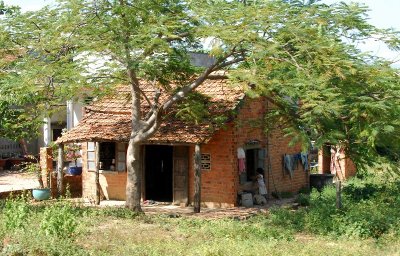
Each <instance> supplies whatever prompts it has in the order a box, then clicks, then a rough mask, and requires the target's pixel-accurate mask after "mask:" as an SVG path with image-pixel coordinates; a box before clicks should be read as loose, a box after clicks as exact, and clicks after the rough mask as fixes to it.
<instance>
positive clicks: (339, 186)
mask: <svg viewBox="0 0 400 256" xmlns="http://www.w3.org/2000/svg"><path fill="white" fill-rule="evenodd" d="M341 183H342V182H341V181H340V180H337V181H336V208H337V209H341V208H342V184H341Z"/></svg>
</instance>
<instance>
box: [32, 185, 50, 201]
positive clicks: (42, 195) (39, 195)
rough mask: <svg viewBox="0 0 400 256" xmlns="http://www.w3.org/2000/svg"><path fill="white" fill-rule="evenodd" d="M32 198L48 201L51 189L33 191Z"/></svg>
mask: <svg viewBox="0 0 400 256" xmlns="http://www.w3.org/2000/svg"><path fill="white" fill-rule="evenodd" d="M32 196H33V198H35V199H36V200H38V201H41V200H47V199H49V198H50V189H49V188H35V189H32Z"/></svg>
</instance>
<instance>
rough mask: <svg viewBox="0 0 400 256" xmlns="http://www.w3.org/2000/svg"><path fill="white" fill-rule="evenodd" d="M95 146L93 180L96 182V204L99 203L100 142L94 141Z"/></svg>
mask: <svg viewBox="0 0 400 256" xmlns="http://www.w3.org/2000/svg"><path fill="white" fill-rule="evenodd" d="M95 148H96V157H95V159H96V163H95V164H96V175H95V178H94V182H95V184H96V194H95V197H96V198H95V203H96V205H99V204H100V180H99V175H100V174H99V170H100V143H98V142H96V144H95Z"/></svg>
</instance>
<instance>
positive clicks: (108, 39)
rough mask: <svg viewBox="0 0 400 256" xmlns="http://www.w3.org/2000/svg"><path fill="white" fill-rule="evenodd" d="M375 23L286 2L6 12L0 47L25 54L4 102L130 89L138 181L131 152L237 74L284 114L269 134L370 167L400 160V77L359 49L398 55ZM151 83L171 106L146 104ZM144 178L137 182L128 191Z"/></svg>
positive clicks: (313, 4) (78, 2)
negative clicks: (208, 86) (205, 87)
mask: <svg viewBox="0 0 400 256" xmlns="http://www.w3.org/2000/svg"><path fill="white" fill-rule="evenodd" d="M3 9H4V8H3ZM4 10H5V9H4ZM366 11H367V8H366V7H365V6H362V5H359V4H355V3H352V4H345V3H338V4H334V5H326V4H321V3H319V2H318V1H282V0H263V1H256V0H254V1H222V0H213V1H212V0H198V1H180V0H155V1H146V0H143V1H129V0H119V1H106V0H102V1H88V0H68V1H59V2H58V4H56V5H55V6H53V7H45V8H43V9H41V10H39V11H35V12H26V13H21V12H19V11H2V13H3V14H4V15H3V17H2V18H1V19H0V46H1V48H2V49H6V51H18V53H19V54H17V56H18V58H16V59H15V60H13V61H11V62H8V63H7V64H5V65H2V66H1V74H2V77H1V81H0V86H1V87H0V90H1V96H0V102H3V103H2V104H4V102H6V105H7V104H8V106H11V105H18V106H30V104H34V105H35V106H40V109H44V110H46V109H49V106H52V105H54V104H57V103H59V102H62V101H63V100H65V99H67V98H73V97H76V96H77V95H78V94H80V93H82V89H81V88H86V89H85V90H88V91H90V92H91V93H93V92H96V90H98V89H100V88H102V91H104V90H103V88H105V87H109V88H112V87H113V85H116V84H121V83H126V84H130V85H131V88H132V134H131V141H130V148H129V149H128V156H129V155H132V156H133V158H132V159H128V163H129V161H130V160H132V165H129V164H128V174H129V173H139V174H140V171H138V172H135V171H133V170H135V169H136V170H138V169H140V168H139V167H138V166H135V165H134V164H133V163H135V161H136V162H137V159H138V158H137V156H135V154H136V151H139V149H138V148H137V147H136V148H135V147H133V146H134V145H138V144H140V143H141V142H143V141H144V140H146V139H147V138H148V137H149V136H151V135H152V134H153V133H154V132H155V131H156V130H157V129H158V124H159V120H160V119H161V118H163V114H164V113H165V111H166V110H167V109H169V108H170V107H171V106H172V105H175V104H179V102H180V101H181V100H182V99H184V98H186V97H187V96H188V95H190V93H191V92H192V91H193V89H195V88H196V87H197V86H199V85H200V84H201V83H202V82H203V81H204V80H205V79H207V77H209V76H210V75H211V74H212V72H215V71H219V70H229V72H228V76H229V78H230V79H231V80H232V82H234V83H240V84H242V85H243V87H244V88H245V89H246V91H247V93H248V95H249V96H250V97H257V96H264V97H268V98H269V99H270V100H271V102H273V103H274V105H275V106H276V108H275V110H274V111H273V112H271V113H270V114H269V115H268V116H267V117H266V122H265V123H266V124H268V125H266V129H269V128H271V124H272V126H274V127H275V128H281V129H283V130H284V131H285V132H286V134H287V135H289V136H292V137H293V139H294V140H293V141H294V142H302V143H303V145H305V147H307V146H308V145H309V144H310V141H311V140H315V141H316V144H317V145H323V144H334V145H341V146H342V147H343V148H344V149H345V150H346V151H347V152H348V153H349V155H350V156H351V157H352V158H353V159H354V160H355V161H356V163H358V164H361V165H362V164H371V163H372V162H373V161H374V159H375V158H374V157H375V156H377V147H381V148H385V150H387V151H390V152H394V153H396V152H397V153H398V152H399V145H400V136H399V135H400V134H399V133H400V129H399V128H400V120H399V119H398V117H399V114H400V104H399V97H400V91H399V90H400V86H399V74H398V70H397V69H394V68H392V67H391V66H390V64H391V63H389V62H388V61H386V60H383V59H380V58H378V57H375V56H372V55H370V54H368V53H363V52H361V51H360V50H359V49H358V48H357V47H356V46H357V44H359V43H361V42H363V41H364V40H366V39H368V38H374V39H376V40H379V41H382V42H384V43H386V44H387V45H388V46H389V47H390V48H391V49H393V50H399V46H400V44H399V33H398V32H396V31H393V30H391V29H379V28H376V27H374V26H372V25H370V24H368V22H367V18H368V17H367V14H366ZM199 51H201V52H205V53H208V54H210V55H211V56H213V57H214V58H215V60H216V61H215V63H213V64H210V65H209V66H208V67H203V68H199V67H195V66H193V65H192V64H191V63H190V53H191V52H199ZM142 80H147V81H152V82H153V84H154V87H155V88H154V89H155V90H157V91H163V92H166V93H168V94H169V95H170V97H169V98H168V100H167V101H166V102H164V103H162V104H161V103H160V102H159V98H158V97H157V95H158V94H156V96H155V97H154V99H147V98H145V97H144V95H143V93H142V92H141V90H140V81H142ZM171 83H174V84H176V85H178V88H171V86H170V85H171ZM249 85H252V86H249ZM253 85H254V86H253ZM4 88H6V89H4ZM7 88H9V89H7ZM16 92H18V93H16ZM26 98H28V99H30V100H32V99H35V100H34V103H31V102H29V101H27V102H24V101H23V100H22V99H26ZM10 99H13V100H16V99H18V100H17V101H16V102H13V101H11V102H10ZM143 101H146V102H148V103H150V105H151V106H152V107H151V108H150V109H149V112H148V113H141V112H140V105H141V104H142V102H143ZM9 102H10V103H9ZM194 105H196V104H194ZM196 106H197V105H196ZM38 109H39V108H38ZM200 112H201V111H200ZM5 127H7V126H5V125H4V124H2V129H4V128H5ZM132 148H135V149H132ZM135 159H136V160H135ZM130 166H132V171H130V170H131V169H130V168H131V167H130ZM128 176H129V175H128ZM137 178H140V175H139V176H138V177H134V178H132V177H131V178H129V177H128V181H129V179H131V181H132V183H129V182H128V185H127V188H129V187H135V186H137V185H138V183H137V181H138V179H137ZM132 184H135V185H132ZM127 193H128V194H129V193H131V194H132V193H136V194H137V193H138V192H137V190H135V192H132V191H129V189H128V192H127ZM131 208H133V206H132V205H131Z"/></svg>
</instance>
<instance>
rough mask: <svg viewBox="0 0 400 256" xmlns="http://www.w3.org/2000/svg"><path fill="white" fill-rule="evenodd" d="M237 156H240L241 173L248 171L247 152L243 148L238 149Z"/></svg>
mask: <svg viewBox="0 0 400 256" xmlns="http://www.w3.org/2000/svg"><path fill="white" fill-rule="evenodd" d="M237 157H238V167H239V174H241V173H244V172H245V171H246V152H245V151H244V149H243V148H238V149H237Z"/></svg>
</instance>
